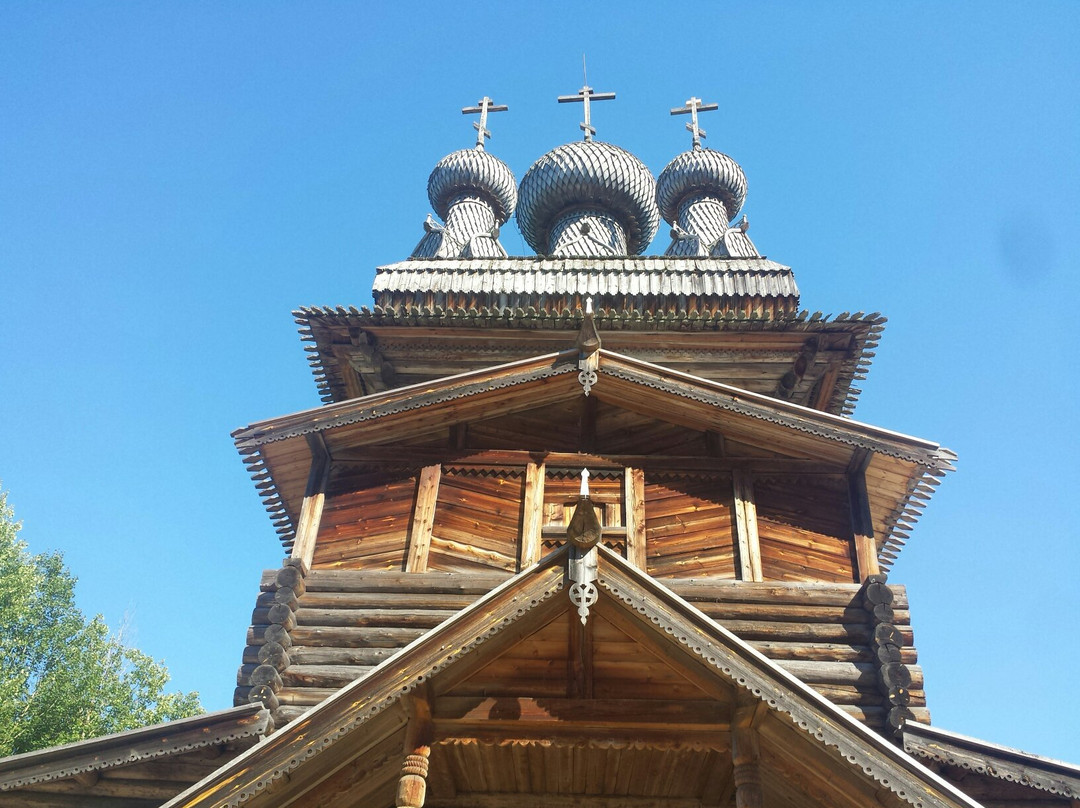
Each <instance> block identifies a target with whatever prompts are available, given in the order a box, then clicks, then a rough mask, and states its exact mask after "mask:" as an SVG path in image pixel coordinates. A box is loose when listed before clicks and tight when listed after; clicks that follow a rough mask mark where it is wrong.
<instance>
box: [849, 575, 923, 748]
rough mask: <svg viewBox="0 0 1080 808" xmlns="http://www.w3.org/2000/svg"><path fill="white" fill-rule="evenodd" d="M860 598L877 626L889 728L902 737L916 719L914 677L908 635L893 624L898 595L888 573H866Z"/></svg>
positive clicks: (874, 636) (875, 644)
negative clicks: (905, 648) (907, 660)
mask: <svg viewBox="0 0 1080 808" xmlns="http://www.w3.org/2000/svg"><path fill="white" fill-rule="evenodd" d="M860 600H861V602H862V604H863V607H864V608H865V609H866V611H867V612H868V613H869V614H870V617H871V621H872V623H873V626H874V629H873V634H872V635H871V641H870V644H871V648H872V649H873V650H874V656H875V658H876V662H877V681H878V689H879V690H880V692H881V694H882V695H883V696H884V697H885V701H886V705H887V707H888V709H889V712H888V714H887V715H886V718H885V724H886V726H885V729H886V731H888V732H891V733H892V734H893V735H894V737H899V733H900V729H901V727H902V726H903V723H904V721H907V720H914V714H913V713H912V712H911V710H910V709H909V705H910V704H911V690H910V688H911V687H912V678H913V677H912V669H911V668H909V667H908V666H907V665H905V664H904V662H903V651H902V649H903V646H904V637H903V634H902V633H901V632H900V630H899V629H898V628H897V627H896V626H895V625H894V624H893V620H894V619H895V617H894V612H893V608H892V603H893V600H894V597H893V592H892V589H890V587H889V585H888V583H887V578H886V576H885V575H884V574H882V573H871V574H868V575H866V576H865V577H864V579H863V588H862V595H861V598H860ZM921 684H922V682H921V681H920V682H919V685H920V686H921Z"/></svg>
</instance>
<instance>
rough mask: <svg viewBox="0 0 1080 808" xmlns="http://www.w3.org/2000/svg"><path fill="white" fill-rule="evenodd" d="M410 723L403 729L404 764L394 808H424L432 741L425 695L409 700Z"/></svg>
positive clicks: (431, 729) (428, 703)
mask: <svg viewBox="0 0 1080 808" xmlns="http://www.w3.org/2000/svg"><path fill="white" fill-rule="evenodd" d="M408 702H409V723H408V725H407V726H406V727H405V744H404V750H403V751H404V752H405V760H404V762H403V763H402V765H401V777H400V779H399V780H398V787H397V798H396V800H395V801H394V805H395V806H396V808H424V799H425V798H426V796H427V776H428V758H429V757H430V756H431V743H432V739H433V737H434V733H433V727H432V722H431V702H430V701H429V699H428V698H427V696H426V694H425V693H420V694H413V695H411V696H409V697H408Z"/></svg>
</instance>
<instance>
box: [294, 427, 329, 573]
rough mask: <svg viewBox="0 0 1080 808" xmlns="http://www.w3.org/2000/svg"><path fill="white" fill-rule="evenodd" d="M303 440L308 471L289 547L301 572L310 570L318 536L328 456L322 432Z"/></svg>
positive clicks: (327, 477) (324, 493) (324, 498)
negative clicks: (307, 451)
mask: <svg viewBox="0 0 1080 808" xmlns="http://www.w3.org/2000/svg"><path fill="white" fill-rule="evenodd" d="M307 441H308V447H309V448H310V450H311V470H310V471H309V472H308V481H307V488H306V489H305V491H304V501H303V504H302V505H301V506H300V518H299V519H298V520H297V524H296V538H295V540H294V541H293V548H292V557H293V558H295V559H299V560H300V562H301V563H302V564H303V565H304V568H305V569H309V568H310V567H311V559H312V558H313V557H314V555H315V538H316V537H317V536H318V535H319V523H320V522H321V521H322V512H323V506H324V504H325V503H326V484H327V481H328V480H329V478H330V455H329V453H328V452H327V451H326V444H325V443H324V442H323V437H322V433H321V432H314V433H312V434H310V435H308V436H307Z"/></svg>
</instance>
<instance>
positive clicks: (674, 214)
mask: <svg viewBox="0 0 1080 808" xmlns="http://www.w3.org/2000/svg"><path fill="white" fill-rule="evenodd" d="M696 194H702V195H706V196H715V197H716V198H718V199H719V200H720V201H721V202H723V203H724V210H725V212H726V213H727V218H728V221H731V220H732V219H734V218H735V217H736V216H737V215H738V214H739V211H740V210H742V206H743V203H744V202H746V175H745V174H744V173H743V170H742V168H740V167H739V164H738V163H736V162H735V161H734V160H732V159H731V158H730V157H728V156H727V155H726V154H723V153H722V152H718V151H714V150H712V149H700V148H698V149H693V150H691V151H685V152H683V153H682V154H680V155H679V156H678V157H676V158H675V159H674V160H672V161H671V162H670V163H668V164H667V167H666V168H665V169H664V170H663V171H662V172H661V173H660V178H659V179H658V180H657V182H656V204H657V205H658V206H659V207H660V214H661V215H662V216H663V217H664V220H665V221H666V222H668V223H670V224H674V223H675V221H676V219H677V218H678V215H679V205H680V203H681V202H682V201H683V200H684V199H686V198H687V197H689V196H691V195H696Z"/></svg>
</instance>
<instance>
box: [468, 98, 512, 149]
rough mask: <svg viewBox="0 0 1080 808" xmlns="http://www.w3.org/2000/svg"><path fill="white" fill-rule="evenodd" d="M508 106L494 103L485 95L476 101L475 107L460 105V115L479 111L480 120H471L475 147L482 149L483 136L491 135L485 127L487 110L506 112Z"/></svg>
mask: <svg viewBox="0 0 1080 808" xmlns="http://www.w3.org/2000/svg"><path fill="white" fill-rule="evenodd" d="M508 109H510V107H508V106H506V105H505V104H496V103H495V102H494V101H492V100H491V99H490V98H488V97H487V96H486V95H485V96H484V97H483V98H481V99H480V100H479V101H477V102H476V106H475V107H462V108H461V114H462V115H476V114H477V113H480V121H479V122H477V121H473V128H474V129H475V130H476V148H478V149H480V151H483V150H484V138H486V137H491V132H490V130H489V129H488V128H487V116H488V113H489V112H506V111H507V110H508Z"/></svg>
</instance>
